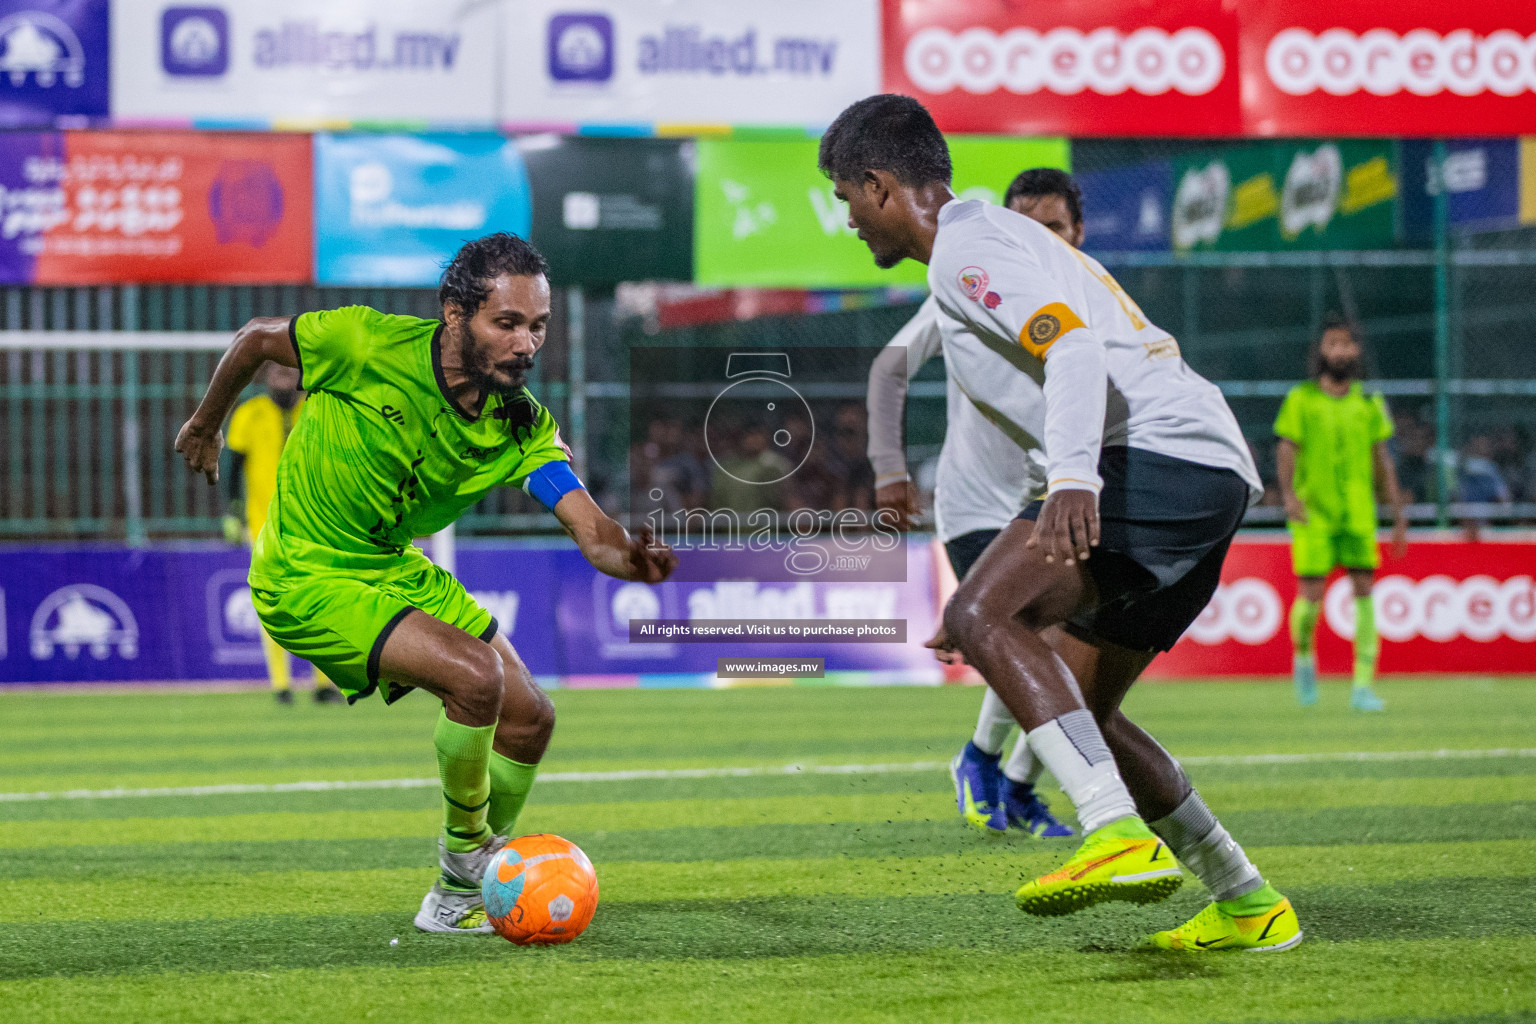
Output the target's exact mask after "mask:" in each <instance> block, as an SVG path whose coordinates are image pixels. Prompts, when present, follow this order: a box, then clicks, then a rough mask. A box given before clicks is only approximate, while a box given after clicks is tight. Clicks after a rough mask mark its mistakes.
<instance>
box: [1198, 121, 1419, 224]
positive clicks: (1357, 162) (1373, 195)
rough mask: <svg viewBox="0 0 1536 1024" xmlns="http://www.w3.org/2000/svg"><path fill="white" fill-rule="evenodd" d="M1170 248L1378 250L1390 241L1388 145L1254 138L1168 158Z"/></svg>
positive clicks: (1393, 185) (1391, 160) (1391, 165)
mask: <svg viewBox="0 0 1536 1024" xmlns="http://www.w3.org/2000/svg"><path fill="white" fill-rule="evenodd" d="M1174 180H1175V182H1176V185H1175V191H1174V196H1173V213H1172V217H1171V232H1172V240H1173V247H1174V248H1175V249H1181V250H1182V249H1192V248H1209V249H1226V250H1242V251H1253V250H1273V249H1378V248H1383V247H1386V246H1389V245H1391V244H1393V241H1394V237H1395V232H1396V221H1395V203H1394V201H1395V200H1396V199H1397V197H1398V193H1399V187H1398V170H1397V158H1396V153H1395V150H1394V147H1393V144H1392V143H1391V142H1386V141H1380V140H1342V141H1328V142H1324V141H1317V142H1285V143H1281V142H1273V143H1267V142H1260V143H1252V144H1249V145H1245V146H1238V147H1233V148H1230V149H1222V150H1216V151H1212V152H1204V153H1194V154H1190V155H1187V156H1184V157H1181V158H1179V159H1178V160H1176V161H1174Z"/></svg>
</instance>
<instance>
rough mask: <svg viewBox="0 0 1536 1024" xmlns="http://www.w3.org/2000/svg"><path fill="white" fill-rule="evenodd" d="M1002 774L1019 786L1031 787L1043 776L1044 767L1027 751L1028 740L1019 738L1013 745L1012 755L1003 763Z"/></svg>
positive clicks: (1033, 754) (1030, 751)
mask: <svg viewBox="0 0 1536 1024" xmlns="http://www.w3.org/2000/svg"><path fill="white" fill-rule="evenodd" d="M1003 774H1004V775H1006V776H1008V778H1010V779H1012V780H1013V781H1014V782H1017V783H1019V784H1021V785H1025V786H1033V785H1034V784H1035V783H1036V782H1038V781H1040V776H1041V775H1043V774H1045V765H1043V764H1041V763H1040V759H1039V758H1038V757H1036V756H1035V752H1034V751H1032V750H1030V749H1029V740H1027V739H1025V738H1024V737H1023V736H1020V737H1019V742H1017V743H1015V744H1014V745H1013V753H1011V754H1009V755H1008V760H1006V761H1004V762H1003Z"/></svg>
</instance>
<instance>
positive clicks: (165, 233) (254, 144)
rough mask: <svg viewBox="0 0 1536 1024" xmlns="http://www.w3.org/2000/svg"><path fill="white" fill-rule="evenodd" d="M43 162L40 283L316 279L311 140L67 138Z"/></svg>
mask: <svg viewBox="0 0 1536 1024" xmlns="http://www.w3.org/2000/svg"><path fill="white" fill-rule="evenodd" d="M38 159H39V161H40V162H39V164H38V165H37V167H36V169H35V173H34V172H33V171H29V175H30V176H31V177H35V178H37V180H38V182H39V183H44V182H51V183H53V184H54V186H55V188H56V191H55V192H54V193H53V199H52V203H53V204H56V205H51V206H50V210H49V213H50V216H49V217H48V221H47V225H46V229H45V230H44V231H43V232H42V234H41V236H40V238H39V239H38V245H37V249H38V251H37V252H36V259H37V263H36V269H35V271H34V275H35V276H34V277H33V280H34V281H36V282H37V283H39V284H99V283H111V282H118V281H142V282H149V281H186V282H202V281H219V282H229V283H258V282H259V283H268V284H274V283H288V282H304V281H308V280H309V279H310V276H311V268H312V263H313V260H312V258H311V237H312V233H313V230H314V228H313V218H312V216H311V213H310V208H311V195H312V190H313V182H312V175H311V172H310V142H309V137H308V136H307V135H291V136H290V135H255V134H251V135H246V134H239V135H236V134H218V133H194V132H179V133H144V134H140V133H137V132H66V133H65V134H64V145H63V152H62V155H61V156H58V157H52V158H49V157H41V158H38Z"/></svg>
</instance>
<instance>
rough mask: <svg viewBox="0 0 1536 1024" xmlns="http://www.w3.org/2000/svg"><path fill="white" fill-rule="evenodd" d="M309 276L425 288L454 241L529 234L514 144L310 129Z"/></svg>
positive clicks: (523, 176)
mask: <svg viewBox="0 0 1536 1024" xmlns="http://www.w3.org/2000/svg"><path fill="white" fill-rule="evenodd" d="M314 147H315V204H316V211H315V214H316V215H315V234H316V236H317V240H316V251H315V279H316V280H317V281H319V282H320V283H321V284H366V285H403V286H411V285H415V286H425V287H431V286H434V285H436V284H437V282H438V278H439V277H440V276H441V275H442V272H443V268H444V267H445V266H447V265H448V261H449V260H451V259H452V258H453V254H454V253H455V252H457V251H458V249H459V246H461V245H463V244H464V243H465V242H467V241H469V240H470V239H472V238H478V237H480V236H481V235H485V234H489V233H491V232H493V231H510V232H512V233H513V234H516V235H521V236H522V237H524V238H527V237H528V229H529V226H530V224H531V222H532V217H533V212H532V203H531V200H530V199H529V195H528V172H527V169H526V167H525V166H524V165H523V159H522V157H521V156H520V155H519V154H518V149H517V145H516V143H514V142H512V141H511V140H509V139H504V138H502V137H501V136H500V135H492V134H488V133H478V134H463V135H453V134H436V135H316V136H315V137H314Z"/></svg>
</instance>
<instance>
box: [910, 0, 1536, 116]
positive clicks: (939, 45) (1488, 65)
mask: <svg viewBox="0 0 1536 1024" xmlns="http://www.w3.org/2000/svg"><path fill="white" fill-rule="evenodd" d="M883 13H884V28H883V32H884V39H883V50H884V66H885V88H886V89H887V90H889V91H891V92H900V93H906V94H907V95H910V96H915V97H917V98H918V99H920V100H922V101H923V103H924V104H926V105H927V107H928V109H929V110H931V111H933V115H934V118H935V119H936V120H937V121H938V123H939V127H940V128H943V129H944V130H945V131H952V132H1000V133H1019V134H1060V135H1078V136H1090V135H1159V136H1167V135H1209V136H1222V135H1227V136H1232V135H1287V136H1329V135H1334V136H1337V135H1370V136H1381V135H1511V134H1521V133H1530V132H1533V131H1536V96H1533V95H1532V94H1533V93H1536V3H1531V2H1529V0H1479V2H1478V3H1473V4H1460V5H1458V4H1445V3H1441V2H1431V0H1392V2H1387V0H1372V2H1359V3H1351V4H1320V3H1304V2H1302V0H1244V2H1243V3H1242V4H1241V5H1238V4H1234V3H1232V2H1230V0H1225V2H1224V0H1164V2H1161V3H1154V2H1151V0H1086V2H1075V0H1031V2H1029V3H1025V2H1022V0H884V11H883ZM1239 84H1241V89H1239Z"/></svg>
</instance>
